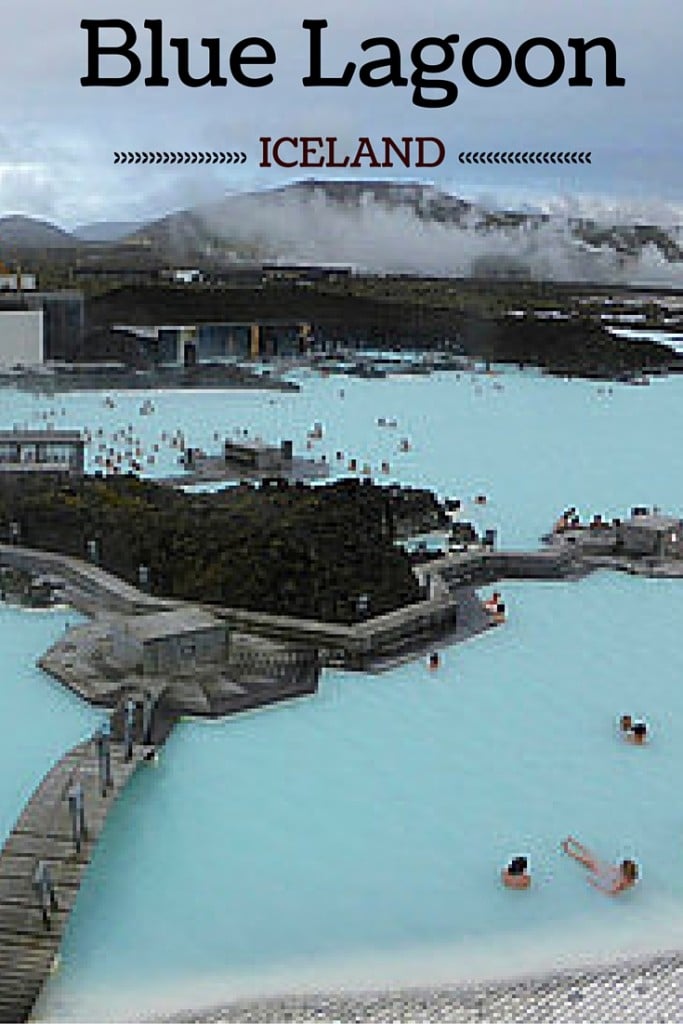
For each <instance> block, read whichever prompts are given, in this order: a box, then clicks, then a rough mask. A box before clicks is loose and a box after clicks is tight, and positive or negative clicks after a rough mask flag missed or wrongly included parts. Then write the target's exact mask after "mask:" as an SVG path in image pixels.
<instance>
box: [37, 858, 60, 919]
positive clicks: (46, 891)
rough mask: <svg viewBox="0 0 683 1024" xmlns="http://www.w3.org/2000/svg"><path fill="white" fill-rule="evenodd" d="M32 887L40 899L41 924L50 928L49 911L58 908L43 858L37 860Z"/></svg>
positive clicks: (47, 868)
mask: <svg viewBox="0 0 683 1024" xmlns="http://www.w3.org/2000/svg"><path fill="white" fill-rule="evenodd" d="M33 887H34V889H35V890H36V893H37V895H38V899H39V901H40V911H41V913H42V915H43V924H44V925H45V927H46V928H47V929H48V931H49V929H50V911H52V910H58V909H59V904H58V903H57V896H56V894H55V887H54V884H53V882H52V875H51V874H50V868H49V867H48V865H47V863H46V862H45V861H44V860H39V861H38V864H37V865H36V870H35V872H34V874H33Z"/></svg>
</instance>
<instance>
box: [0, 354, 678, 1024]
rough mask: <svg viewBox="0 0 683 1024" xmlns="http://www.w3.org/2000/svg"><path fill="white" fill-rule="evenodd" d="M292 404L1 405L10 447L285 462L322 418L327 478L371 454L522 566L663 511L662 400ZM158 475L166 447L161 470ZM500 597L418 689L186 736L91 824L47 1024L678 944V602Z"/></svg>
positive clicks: (534, 589)
mask: <svg viewBox="0 0 683 1024" xmlns="http://www.w3.org/2000/svg"><path fill="white" fill-rule="evenodd" d="M301 380H302V382H303V391H302V392H301V393H300V394H296V395H295V394H292V395H290V394H276V395H268V394H264V393H261V394H258V393H255V392H207V393H203V394H201V395H198V394H194V395H192V394H188V393H186V392H183V393H177V394H171V393H166V394H154V395H152V398H153V400H154V403H155V412H154V414H153V415H150V416H140V415H139V413H138V409H139V407H140V405H141V404H142V402H143V401H144V399H145V397H147V396H146V395H145V394H140V393H139V392H138V393H135V394H131V395H121V396H116V408H115V409H110V408H107V407H106V406H104V404H103V396H102V395H101V394H100V395H71V396H65V397H60V398H58V399H50V400H47V401H45V400H43V401H42V402H40V401H38V400H35V399H32V398H29V397H27V396H22V395H20V394H18V393H15V392H12V393H7V394H6V396H3V397H6V399H7V401H6V403H3V404H4V405H5V407H6V408H7V409H8V410H9V414H8V416H7V422H8V423H11V422H24V421H29V420H30V421H31V422H35V421H36V419H37V417H39V416H40V413H41V412H42V410H45V409H47V410H49V409H50V408H54V409H55V413H56V415H55V417H54V420H55V422H56V423H57V425H59V426H62V425H69V426H88V427H89V428H90V429H93V428H94V429H97V428H98V427H100V426H101V427H102V428H103V429H104V430H105V431H107V432H109V433H112V432H114V431H117V430H119V429H120V428H121V427H122V426H127V424H128V423H131V424H133V428H134V432H135V433H136V434H138V435H139V436H140V438H141V442H142V446H143V447H148V446H150V445H152V444H153V443H161V441H160V438H161V432H162V431H167V432H168V431H169V430H176V429H182V430H183V431H184V434H185V437H186V440H187V443H188V444H198V445H201V446H203V447H206V448H207V450H208V449H211V448H212V447H213V449H214V450H216V451H217V450H218V442H217V441H216V442H213V434H214V432H216V431H217V432H219V433H220V434H221V435H222V434H224V433H226V432H229V431H232V430H234V429H235V428H239V429H244V428H245V427H246V428H247V429H248V430H249V431H250V433H251V434H252V435H253V434H257V433H260V434H261V435H262V436H264V438H265V439H267V440H272V441H277V440H279V439H280V438H281V437H285V436H286V437H292V438H293V439H294V442H295V448H298V449H300V450H303V449H304V448H305V445H306V440H307V436H306V435H307V432H308V431H309V429H310V427H311V426H312V424H313V423H314V422H316V421H322V422H323V424H324V428H325V432H324V438H323V440H322V441H320V442H315V443H314V449H313V450H314V452H315V453H316V454H320V453H323V452H324V453H325V454H327V456H328V458H329V459H330V460H331V461H332V462H333V463H335V464H336V459H335V453H336V451H337V450H340V451H343V452H344V455H345V460H344V464H345V463H346V460H347V459H348V458H349V457H351V456H353V457H356V458H357V459H358V460H359V463H360V464H361V465H362V464H363V463H364V462H368V463H369V464H370V465H371V467H372V469H373V472H375V473H376V475H377V476H378V477H380V474H379V473H378V469H379V466H380V464H381V462H382V461H383V460H387V461H389V462H390V464H391V473H390V475H389V476H388V477H387V479H400V480H402V481H405V482H410V483H415V484H420V485H425V486H430V487H433V488H435V489H436V490H437V491H438V492H439V493H440V494H442V495H449V496H453V497H454V496H459V497H463V498H465V499H468V500H469V499H472V498H473V497H474V496H475V495H477V494H480V493H484V494H486V495H487V496H488V499H489V500H488V503H487V505H486V507H485V508H484V509H483V510H482V509H480V508H479V507H477V509H476V512H477V516H478V518H477V521H478V524H479V525H481V526H496V527H498V529H499V536H500V539H501V543H503V544H504V545H506V546H517V547H523V546H536V544H537V541H538V537H539V535H540V534H541V533H543V532H544V531H545V530H547V529H548V528H549V527H550V525H551V524H552V522H553V521H554V519H555V518H556V516H557V513H558V512H559V511H561V510H562V509H564V508H565V507H566V506H567V505H569V504H571V505H576V506H578V507H579V508H580V509H582V510H583V511H584V512H593V511H600V512H602V513H606V514H615V515H616V514H623V513H624V512H625V511H626V510H627V509H628V508H629V507H630V506H631V505H632V504H652V503H657V504H658V505H660V506H661V507H662V508H663V509H665V510H667V511H674V512H676V511H679V510H681V509H683V473H681V465H680V463H681V455H680V454H679V450H678V438H680V436H681V430H682V428H683V411H682V410H683V403H682V401H681V400H682V399H683V382H680V381H678V380H676V379H672V380H668V381H659V382H656V383H654V384H653V385H651V386H650V387H627V386H618V385H614V386H612V387H611V388H608V387H607V386H606V385H597V384H589V383H585V382H583V383H582V382H566V381H563V380H553V379H545V378H540V377H538V376H537V375H534V374H526V373H524V374H512V373H506V374H502V375H497V376H482V375H479V376H474V377H472V376H469V375H463V376H461V377H460V378H456V377H455V376H454V375H452V374H445V373H444V374H437V375H434V376H432V377H429V378H425V377H416V378H398V379H393V380H392V379H389V380H379V381H363V380H352V379H347V378H326V379H321V378H318V377H314V376H312V375H308V374H305V375H303V376H302V378H301ZM342 391H343V397H342V394H341V392H342ZM62 408H63V409H64V410H65V413H64V415H63V416H62V415H61V409H62ZM379 417H385V418H387V419H392V418H396V420H397V421H398V425H397V427H396V428H395V429H394V428H387V427H379V426H378V425H377V419H378V418H379ZM403 437H405V438H408V439H409V440H410V450H409V451H407V452H401V451H400V450H399V448H400V439H401V438H403ZM175 458H177V450H175V449H170V448H168V447H166V448H164V449H163V450H162V459H163V463H162V464H166V465H169V466H170V465H172V464H173V461H174V460H175ZM157 468H158V466H157V465H156V464H155V465H154V466H150V470H151V471H156V469H157ZM469 510H470V511H474V509H473V508H472V506H471V505H470V508H469ZM482 511H483V514H481V513H482ZM503 589H504V595H505V599H506V604H507V605H508V608H509V611H510V616H509V621H508V623H507V624H506V625H505V626H504V627H503V628H501V629H498V630H496V631H493V632H492V633H490V634H487V635H486V636H483V637H480V638H478V639H477V640H474V641H472V642H470V643H468V644H465V645H461V646H459V647H457V648H450V649H448V650H447V651H446V652H445V653H444V657H443V664H442V667H441V668H440V669H439V670H438V672H429V671H428V670H427V669H426V667H425V666H424V664H422V663H419V662H418V663H414V664H411V665H406V666H403V667H401V668H399V669H396V670H394V671H392V672H389V673H387V674H385V675H381V676H370V675H363V674H358V675H352V674H343V673H337V672H328V673H326V674H325V676H324V678H323V682H322V686H321V690H320V693H319V694H318V695H317V696H316V697H314V698H311V699H306V700H300V701H295V702H292V703H289V704H287V705H283V706H279V707H274V708H268V709H266V710H264V711H261V712H257V713H250V714H245V715H242V716H236V717H233V718H232V719H230V720H227V721H225V722H221V723H217V724H206V723H191V722H187V723H182V724H181V725H180V726H179V727H178V728H177V730H176V731H175V733H174V734H173V735H172V736H171V738H170V740H169V742H168V744H167V745H166V747H165V749H164V751H163V753H162V757H161V760H160V763H159V764H158V765H156V766H153V765H149V766H145V767H144V770H141V771H140V772H139V773H138V775H137V777H136V778H135V779H134V781H133V783H132V784H131V785H130V787H129V788H128V789H127V790H126V792H125V793H124V795H123V797H122V798H121V800H120V802H119V804H118V805H117V807H116V808H115V810H114V812H113V813H112V815H111V816H110V819H109V821H108V823H107V826H106V829H105V832H104V834H103V837H102V840H101V843H100V845H99V847H98V850H97V853H96V856H95V859H94V861H93V864H92V869H91V871H90V872H89V874H88V876H87V878H86V881H85V883H84V886H83V889H82V891H81V894H80V896H79V899H78V903H77V906H76V910H75V912H74V914H73V916H72V918H71V922H70V925H69V929H68V933H67V936H66V940H65V943H64V945H63V950H62V963H61V967H60V970H59V971H58V972H57V973H56V974H55V975H54V977H53V978H52V979H51V980H50V982H49V983H48V985H47V986H46V990H45V994H44V999H43V1001H42V1003H41V1006H40V1014H41V1015H42V1016H43V1017H44V1018H51V1019H59V1018H61V1019H68V1018H71V1019H74V1018H77V1017H80V1018H81V1019H93V1018H96V1019H102V1018H104V1017H107V1016H111V1017H116V1016H119V1017H121V1016H131V1015H132V1013H133V1008H135V1009H136V1010H140V1009H146V1010H150V1009H158V1008H163V1007H165V1006H168V1007H174V1008H178V1007H183V1006H184V1007H190V1006H193V1005H202V1004H206V1003H209V1002H211V1001H213V1000H217V999H221V998H226V997H230V996H233V995H238V994H242V993H261V992H266V991H271V990H283V989H292V988H306V987H310V986H314V985H316V984H317V985H319V986H320V985H323V986H324V985H326V984H327V985H334V986H341V985H349V984H351V985H353V984H356V985H365V986H368V985H369V986H372V985H378V984H382V983H384V982H391V981H395V982H403V983H404V984H405V983H415V982H416V981H420V980H430V979H442V980H443V979H458V978H466V977H472V976H475V975H476V976H485V975H489V976H491V975H497V974H503V973H509V972H511V971H519V970H522V969H529V968H534V967H547V966H551V965H552V966H557V965H558V964H563V963H566V962H569V961H570V960H572V959H575V958H577V957H580V956H584V957H593V958H594V957H596V956H604V955H610V954H612V953H616V952H625V951H633V950H635V949H649V950H653V949H663V948H671V947H672V946H676V945H679V946H680V944H681V943H682V942H683V875H682V874H681V856H682V855H681V844H680V838H681V835H683V801H681V798H680V796H679V793H678V790H679V787H678V785H677V782H676V780H677V779H678V778H680V777H681V772H682V771H683V687H681V685H680V681H681V678H682V677H683V671H682V670H683V652H681V648H680V642H679V635H680V625H681V622H682V621H683V584H681V583H677V582H676V581H663V580H656V581H655V580H652V581H648V580H639V579H634V578H631V577H624V576H619V575H616V574H611V573H600V574H596V575H594V576H592V577H589V578H588V579H586V580H584V581H581V582H579V583H555V584H541V583H524V584H514V585H513V584H505V585H504V588H503ZM3 635H4V634H3ZM625 712H629V713H631V714H633V715H634V717H636V716H643V717H645V719H646V720H647V722H648V724H649V725H650V728H651V733H652V738H651V743H650V744H649V746H648V747H646V748H643V749H639V748H634V747H631V746H629V745H627V744H625V743H623V742H622V741H621V739H620V737H619V735H618V733H617V730H616V721H617V718H618V716H619V715H620V714H622V713H625ZM38 772H39V769H37V771H36V774H38ZM1 786H2V783H0V787H1ZM568 833H573V834H575V835H577V836H578V837H579V838H580V839H582V840H583V841H584V842H586V843H588V844H589V845H590V846H592V847H593V848H594V849H595V850H596V852H597V853H598V854H600V855H601V856H602V857H604V858H605V859H608V860H614V861H616V860H618V859H621V858H623V857H627V856H631V857H633V858H634V859H636V860H637V862H638V863H639V864H640V865H641V868H642V881H641V883H640V884H639V885H638V886H637V887H636V889H635V890H634V891H632V892H630V893H627V894H624V895H623V896H622V897H620V898H619V899H610V898H608V897H606V896H604V895H602V894H601V893H599V892H597V891H595V890H594V889H593V888H592V887H591V886H589V885H588V884H587V883H586V879H585V877H584V873H583V871H582V869H581V868H580V867H579V866H578V865H576V864H575V863H574V862H571V861H568V860H567V858H566V857H565V856H564V855H563V854H562V853H561V852H560V849H559V844H560V841H561V840H562V839H563V838H564V837H565V836H566V835H567V834H568ZM516 854H525V855H527V856H528V857H529V860H530V866H531V871H532V874H533V885H532V889H531V891H530V892H528V893H513V892H509V891H507V890H504V889H503V888H502V887H501V886H500V883H499V871H500V868H501V867H502V866H503V864H504V863H506V861H507V860H508V859H509V858H510V857H512V856H514V855H516Z"/></svg>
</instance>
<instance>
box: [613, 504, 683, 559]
mask: <svg viewBox="0 0 683 1024" xmlns="http://www.w3.org/2000/svg"><path fill="white" fill-rule="evenodd" d="M617 542H618V546H619V549H620V550H621V551H623V552H624V554H627V555H639V556H643V557H646V558H647V557H651V558H683V520H681V519H678V518H677V517H675V516H663V515H659V514H652V513H647V514H640V515H634V516H631V517H630V519H627V520H625V521H624V522H623V523H620V524H619V526H618V531H617Z"/></svg>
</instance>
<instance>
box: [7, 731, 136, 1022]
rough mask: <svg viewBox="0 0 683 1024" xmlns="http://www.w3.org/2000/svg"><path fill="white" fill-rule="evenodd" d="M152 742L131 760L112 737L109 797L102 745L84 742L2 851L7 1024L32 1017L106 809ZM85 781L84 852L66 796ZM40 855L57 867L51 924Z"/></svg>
mask: <svg viewBox="0 0 683 1024" xmlns="http://www.w3.org/2000/svg"><path fill="white" fill-rule="evenodd" d="M147 750H148V748H147V747H143V746H140V745H139V744H136V746H135V748H134V751H133V757H132V759H131V760H126V759H125V756H124V749H123V744H122V743H120V742H118V741H117V740H115V739H114V740H112V744H111V773H112V781H113V789H112V790H110V792H109V794H108V795H107V796H106V797H102V795H101V793H100V786H99V767H98V761H97V753H96V750H95V744H94V743H93V742H92V741H91V740H87V741H84V742H82V743H79V744H77V745H76V746H75V747H73V748H72V749H71V750H69V751H67V753H66V754H65V755H64V757H62V758H61V760H60V761H59V762H57V764H55V765H53V766H52V767H51V768H50V770H49V771H48V772H47V774H46V775H45V777H44V778H43V779H42V781H41V782H40V783H39V785H38V786H37V787H36V789H35V791H34V792H33V795H32V796H31V797H30V799H29V801H28V803H27V804H26V805H25V807H24V808H23V810H22V811H21V813H20V815H19V818H18V820H17V823H16V825H15V827H14V828H13V830H12V832H11V833H10V835H9V836H8V837H7V839H6V841H5V844H4V847H3V848H2V851H1V852H0V1024H1V1022H3V1021H24V1020H27V1019H28V1017H29V1015H30V1012H31V1009H32V1007H33V1005H34V1003H35V1000H36V999H37V997H38V995H39V993H40V990H41V988H42V986H43V984H44V982H45V980H46V978H47V977H48V975H49V973H50V970H51V968H52V964H53V963H54V960H55V957H56V955H57V952H58V950H59V946H60V942H61V938H62V935H63V933H64V929H65V927H66V924H67V921H68V919H69V915H70V913H71V910H72V908H73V906H74V904H75V902H76V899H77V897H78V892H79V888H80V884H81V881H82V879H83V876H84V874H85V872H86V870H87V868H88V866H89V864H90V860H91V858H92V855H93V852H94V850H95V846H96V844H97V840H98V838H99V836H100V834H101V832H102V830H103V829H104V827H105V825H106V820H107V815H108V814H109V811H110V810H111V808H112V807H113V806H114V803H115V802H116V799H117V798H118V796H119V794H120V793H121V791H122V790H123V788H124V787H125V786H126V785H127V783H128V781H129V779H130V778H131V776H132V775H133V773H134V772H135V771H136V769H137V767H138V766H139V764H140V763H141V762H142V760H143V759H144V755H145V753H146V752H147ZM75 780H78V781H80V783H81V785H82V786H83V793H84V801H85V820H86V827H87V836H86V837H85V838H84V841H83V843H82V845H81V849H80V852H79V853H78V854H77V853H76V850H75V847H74V843H73V840H72V837H71V819H70V815H69V810H68V805H67V801H66V794H67V789H68V787H69V785H70V784H71V782H72V781H75ZM39 860H43V861H45V863H46V864H47V865H48V866H49V868H50V873H51V876H52V881H53V884H54V888H55V894H56V897H57V904H58V909H56V910H54V911H52V912H51V914H50V923H51V928H50V930H48V929H46V927H45V923H44V921H43V915H42V912H41V910H40V906H39V903H38V897H37V894H36V893H35V891H34V887H33V876H34V872H35V869H36V866H37V863H38V861H39Z"/></svg>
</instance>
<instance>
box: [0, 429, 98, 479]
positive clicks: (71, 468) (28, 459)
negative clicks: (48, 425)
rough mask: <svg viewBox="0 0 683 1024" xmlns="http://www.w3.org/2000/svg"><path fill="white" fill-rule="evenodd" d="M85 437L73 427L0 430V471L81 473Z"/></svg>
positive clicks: (78, 474) (83, 465) (83, 463)
mask: <svg viewBox="0 0 683 1024" xmlns="http://www.w3.org/2000/svg"><path fill="white" fill-rule="evenodd" d="M84 469H85V440H84V438H83V437H82V435H81V434H80V433H79V432H78V431H75V430H0V472H5V473H8V472H9V473H27V472H28V473H68V474H70V475H75V476H82V474H83V472H84Z"/></svg>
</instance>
